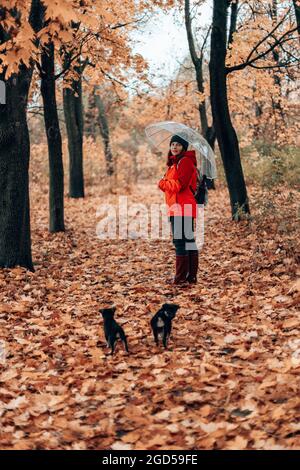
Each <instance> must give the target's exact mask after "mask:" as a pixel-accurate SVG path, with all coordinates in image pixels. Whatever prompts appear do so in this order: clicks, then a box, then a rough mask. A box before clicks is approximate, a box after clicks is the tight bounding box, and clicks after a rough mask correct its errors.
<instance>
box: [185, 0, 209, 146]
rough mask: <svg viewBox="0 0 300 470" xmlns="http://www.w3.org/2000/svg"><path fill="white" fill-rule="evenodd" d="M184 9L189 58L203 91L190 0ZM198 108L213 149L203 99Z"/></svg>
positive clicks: (201, 59)
mask: <svg viewBox="0 0 300 470" xmlns="http://www.w3.org/2000/svg"><path fill="white" fill-rule="evenodd" d="M184 11H185V28H186V33H187V39H188V45H189V50H190V55H191V59H192V62H193V64H194V69H195V74H196V82H197V88H198V91H199V92H200V93H204V77H203V52H202V51H201V54H200V57H198V56H197V53H196V48H195V41H194V36H193V31H192V20H191V12H190V0H185V4H184ZM204 45H205V41H204V44H203V46H204ZM198 109H199V115H200V123H201V132H202V135H203V136H204V137H205V139H206V140H207V141H208V143H209V145H210V146H211V148H212V149H214V148H215V141H216V133H215V129H214V125H213V124H212V126H209V125H208V119H207V109H206V103H205V100H204V101H202V102H201V103H200V104H199V106H198Z"/></svg>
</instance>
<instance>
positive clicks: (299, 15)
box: [293, 0, 300, 40]
mask: <svg viewBox="0 0 300 470" xmlns="http://www.w3.org/2000/svg"><path fill="white" fill-rule="evenodd" d="M293 5H294V9H295V15H296V21H297V29H298V34H299V40H300V4H299V1H298V0H293Z"/></svg>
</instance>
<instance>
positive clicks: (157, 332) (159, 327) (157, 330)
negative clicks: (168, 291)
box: [150, 304, 180, 348]
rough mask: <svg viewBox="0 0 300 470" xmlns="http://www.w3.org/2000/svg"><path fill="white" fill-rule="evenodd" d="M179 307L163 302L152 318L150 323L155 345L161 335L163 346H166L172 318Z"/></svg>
mask: <svg viewBox="0 0 300 470" xmlns="http://www.w3.org/2000/svg"><path fill="white" fill-rule="evenodd" d="M179 308H180V307H179V305H177V304H163V306H162V307H161V308H160V309H159V310H158V312H157V313H156V314H155V315H154V317H153V318H152V320H151V322H150V324H151V328H152V331H153V336H154V340H155V342H156V344H157V346H158V338H159V336H161V337H162V342H163V345H164V347H165V348H166V347H167V344H168V339H169V337H170V334H171V330H172V320H173V318H174V317H175V315H176V312H177V310H178V309H179Z"/></svg>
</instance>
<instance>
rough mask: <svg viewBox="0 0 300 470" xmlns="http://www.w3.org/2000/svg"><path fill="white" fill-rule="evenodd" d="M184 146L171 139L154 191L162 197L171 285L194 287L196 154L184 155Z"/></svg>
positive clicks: (195, 259)
mask: <svg viewBox="0 0 300 470" xmlns="http://www.w3.org/2000/svg"><path fill="white" fill-rule="evenodd" d="M188 145H189V144H188V142H187V141H186V140H184V139H182V138H181V137H180V136H178V135H173V137H172V138H171V141H170V149H169V153H168V160H167V166H168V169H167V172H166V174H165V176H164V177H163V178H162V179H161V180H160V181H159V183H158V187H159V188H160V189H161V190H162V191H163V192H164V193H165V199H166V204H167V206H168V215H169V220H170V222H171V228H172V234H173V243H174V246H175V251H176V274H175V278H174V280H173V283H174V284H187V283H189V284H196V282H197V271H198V249H197V245H196V242H195V238H194V224H195V219H196V216H197V203H196V200H195V198H194V191H195V189H196V184H197V170H196V164H197V161H196V153H195V151H194V150H191V151H187V148H188Z"/></svg>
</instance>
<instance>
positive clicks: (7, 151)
mask: <svg viewBox="0 0 300 470" xmlns="http://www.w3.org/2000/svg"><path fill="white" fill-rule="evenodd" d="M34 8H35V1H34V0H33V1H32V5H31V11H30V24H31V26H34V25H33V23H34V21H35V20H36V17H35V16H34V13H35V12H34ZM14 13H15V14H17V12H16V11H14ZM2 14H4V9H0V16H1V17H2ZM11 14H13V13H12V11H11ZM8 39H9V37H8V34H7V33H6V32H5V31H4V30H3V28H2V27H1V26H0V44H2V43H3V42H5V41H7V40H8ZM5 71H6V67H5V68H4V70H3V72H2V73H1V74H0V80H1V82H2V88H3V89H2V91H4V88H5V93H4V94H3V95H2V99H1V100H0V267H2V268H12V267H15V266H23V267H25V268H27V269H29V270H31V271H34V268H33V263H32V254H31V233H30V204H29V175H28V172H29V159H30V142H29V132H28V126H27V117H26V108H27V100H28V93H29V87H30V83H31V78H32V71H33V69H32V67H30V68H27V67H25V66H24V65H21V66H20V69H19V73H18V74H14V75H12V76H11V77H10V78H8V80H6V81H4V76H5Z"/></svg>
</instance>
